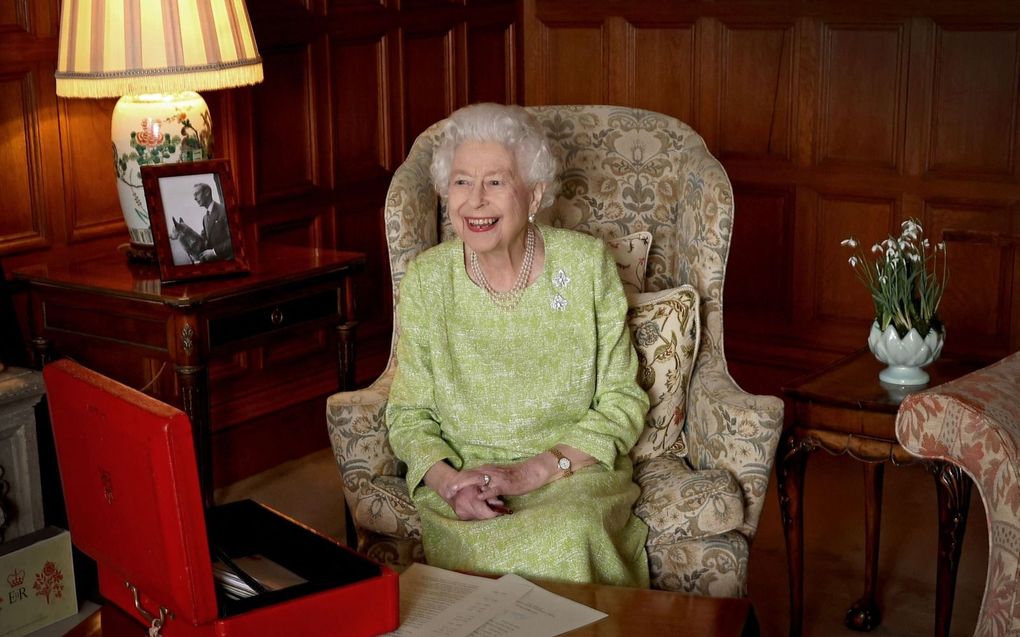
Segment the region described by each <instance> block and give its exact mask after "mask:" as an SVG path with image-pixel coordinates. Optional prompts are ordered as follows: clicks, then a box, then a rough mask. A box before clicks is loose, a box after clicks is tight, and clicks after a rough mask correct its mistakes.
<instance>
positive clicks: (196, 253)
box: [170, 217, 205, 263]
mask: <svg viewBox="0 0 1020 637" xmlns="http://www.w3.org/2000/svg"><path fill="white" fill-rule="evenodd" d="M170 219H172V220H173V222H174V223H173V228H172V229H171V230H170V240H171V241H177V242H179V243H180V244H181V247H183V248H184V251H185V252H187V253H188V257H190V258H191V262H192V263H199V262H200V261H201V260H202V252H203V251H204V250H205V239H203V238H202V235H201V234H200V233H199V232H197V231H196V230H195V229H194V228H192V227H191V226H189V225H188V224H186V223H184V217H181V218H180V219H176V218H174V217H170Z"/></svg>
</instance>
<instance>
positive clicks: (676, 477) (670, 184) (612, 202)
mask: <svg viewBox="0 0 1020 637" xmlns="http://www.w3.org/2000/svg"><path fill="white" fill-rule="evenodd" d="M528 110H530V111H531V112H532V113H534V114H535V115H536V116H537V118H538V119H539V121H540V122H541V123H542V124H543V125H544V126H545V128H546V129H547V131H548V136H549V139H550V140H551V141H552V145H553V150H554V152H555V153H556V154H557V156H558V158H559V161H560V164H561V166H560V168H561V172H560V182H561V190H560V194H559V196H558V198H557V200H556V202H555V203H554V204H553V206H552V207H551V208H550V209H547V210H545V211H543V213H541V214H540V215H539V218H538V221H539V222H540V223H547V224H551V225H554V226H560V227H566V228H572V229H575V230H578V231H581V232H585V233H588V234H591V235H594V236H597V237H601V238H603V239H613V238H620V237H623V236H625V235H628V234H630V233H633V232H635V231H648V232H650V233H651V235H652V244H651V250H650V253H649V255H648V258H647V270H646V276H645V280H644V287H645V290H646V291H657V290H667V289H670V288H673V287H676V286H678V285H680V284H683V283H689V284H691V285H693V286H694V287H695V288H696V289H697V292H698V294H699V296H700V322H701V342H700V348H699V350H698V354H697V358H696V361H695V364H694V368H693V372H692V373H691V379H690V383H689V388H688V393H687V399H686V405H685V407H686V410H685V414H686V424H685V426H684V435H685V436H686V442H687V455H686V458H681V457H679V456H678V455H677V454H676V453H675V449H673V448H668V449H662V450H660V452H659V453H658V456H659V457H656V458H654V459H653V460H652V461H648V462H644V463H640V464H638V465H637V466H636V467H635V480H636V481H637V482H638V484H639V485H640V487H641V491H642V495H641V498H640V499H639V501H638V504H637V506H636V510H637V513H638V515H639V516H641V517H642V518H643V519H645V521H646V522H647V523H648V524H649V536H648V541H647V548H648V557H649V565H650V570H651V577H652V585H653V586H655V587H657V588H663V589H669V590H682V591H689V592H696V593H699V594H703V595H712V596H742V595H744V594H745V593H746V582H747V562H748V553H749V547H750V542H751V540H752V539H753V538H754V535H755V531H756V529H757V527H758V519H759V516H760V515H761V510H762V505H763V502H764V497H765V491H766V487H767V485H768V481H769V475H770V471H771V467H772V462H773V459H774V457H775V449H776V445H777V443H778V438H779V433H780V430H781V427H782V420H783V419H782V413H783V406H782V402H781V401H780V400H779V399H778V398H775V397H772V396H755V395H751V394H748V393H746V392H744V391H743V390H741V389H740V387H738V386H737V385H736V383H734V381H733V379H732V378H731V377H730V375H729V373H728V371H727V368H726V359H725V357H724V355H723V332H722V330H723V321H722V305H723V277H724V274H725V271H726V258H727V255H728V253H729V248H730V239H731V235H732V232H733V191H732V188H731V186H730V182H729V179H728V178H727V176H726V172H725V171H724V170H723V168H722V166H721V165H720V164H719V162H718V161H717V160H716V159H715V158H714V157H712V155H711V154H710V153H709V152H708V150H707V148H706V147H705V143H704V141H703V140H702V139H701V137H699V136H698V135H697V134H696V133H695V132H694V131H693V130H691V129H690V128H689V127H688V126H687V125H686V124H684V123H682V122H680V121H678V120H676V119H674V118H671V117H667V116H664V115H661V114H658V113H653V112H649V111H643V110H638V109H631V108H621V107H612V106H545V107H532V108H529V109H528ZM440 126H441V123H439V124H436V125H434V126H432V127H431V128H429V129H428V130H426V131H425V132H424V133H422V134H421V135H420V136H419V137H418V139H417V140H416V141H415V143H414V145H413V147H412V148H411V151H410V152H409V153H408V156H407V159H406V161H405V162H404V163H403V165H401V166H400V168H398V169H397V171H396V172H395V173H394V175H393V180H392V182H391V184H390V189H389V193H388V194H387V197H386V211H385V228H386V239H387V242H388V245H389V257H390V268H391V271H392V279H393V296H394V305H396V303H399V297H398V295H399V287H398V286H399V283H400V280H401V278H402V277H403V276H404V273H405V271H406V270H407V266H408V263H409V262H410V261H411V260H412V259H413V258H414V257H415V256H416V255H418V254H419V253H421V252H422V251H424V250H426V249H428V248H429V247H431V246H433V245H435V244H436V242H437V241H440V240H445V239H447V238H449V237H451V236H453V234H452V231H451V229H450V226H449V222H448V220H447V219H446V218H445V214H444V213H443V212H442V211H440V209H439V208H440V207H439V205H438V204H439V202H438V201H437V196H436V193H435V190H434V189H433V187H432V184H431V181H430V177H429V165H430V162H431V159H432V149H433V146H434V145H435V143H436V141H437V138H438V135H439V133H440V130H441V129H440ZM395 323H396V321H395ZM397 338H399V326H398V325H396V324H395V326H394V336H393V347H392V349H391V355H390V360H389V364H388V366H387V367H386V370H385V371H384V372H383V374H382V376H381V377H380V378H379V379H378V380H376V381H375V382H374V383H373V384H372V385H371V386H369V387H368V388H366V389H363V390H361V391H354V392H346V393H339V394H336V395H334V396H332V397H331V398H330V399H329V402H328V407H327V417H328V422H329V434H330V439H331V442H332V446H333V451H334V454H335V456H336V461H337V464H338V466H339V468H340V471H341V474H342V478H343V484H344V494H345V496H346V501H347V505H348V507H349V510H350V512H351V514H352V516H353V520H354V524H355V527H356V531H357V537H358V549H359V550H360V551H363V552H366V553H367V554H369V555H371V556H372V557H374V558H376V559H379V560H381V561H384V562H390V563H398V564H400V563H407V562H410V561H412V560H422V559H423V551H422V548H421V544H420V537H421V529H420V520H419V518H418V515H417V512H416V511H415V508H414V505H413V503H412V501H411V499H410V497H409V496H408V493H407V487H406V484H405V482H404V479H403V475H404V469H405V467H404V466H403V464H402V463H401V462H399V461H398V460H397V459H396V458H395V457H394V456H393V452H392V451H391V449H390V446H389V444H388V442H387V437H386V426H385V423H384V410H385V405H386V397H387V394H388V392H389V387H390V383H391V381H392V379H393V375H394V372H395V370H396V360H395V358H394V355H393V352H394V351H395V349H396V341H397ZM678 413H680V412H679V411H678ZM727 490H730V491H733V492H735V493H736V502H737V504H736V505H734V504H733V501H734V500H733V499H732V498H728V497H727V496H726V492H727ZM734 508H736V509H737V510H736V511H733V510H732V509H734ZM642 511H644V512H645V514H642ZM649 512H650V513H651V515H648V513H649ZM734 515H735V516H736V517H735V518H734V517H733V516H734ZM722 519H730V520H731V521H730V522H729V523H728V524H725V525H722V526H720V524H721V523H720V520H722Z"/></svg>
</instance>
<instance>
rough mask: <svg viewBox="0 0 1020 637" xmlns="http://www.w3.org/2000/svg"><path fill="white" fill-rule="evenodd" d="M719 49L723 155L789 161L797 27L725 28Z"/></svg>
mask: <svg viewBox="0 0 1020 637" xmlns="http://www.w3.org/2000/svg"><path fill="white" fill-rule="evenodd" d="M721 47H722V55H721V59H722V61H721V70H720V76H721V83H722V84H721V87H720V94H719V98H718V111H719V117H718V121H719V152H720V155H721V156H722V157H726V156H741V157H755V158H765V157H769V158H779V159H789V158H790V155H791V152H792V146H793V139H792V137H791V135H792V133H793V125H792V114H793V77H794V76H793V72H792V71H793V50H794V44H793V25H791V24H766V25H762V24H724V29H723V35H722V45H721Z"/></svg>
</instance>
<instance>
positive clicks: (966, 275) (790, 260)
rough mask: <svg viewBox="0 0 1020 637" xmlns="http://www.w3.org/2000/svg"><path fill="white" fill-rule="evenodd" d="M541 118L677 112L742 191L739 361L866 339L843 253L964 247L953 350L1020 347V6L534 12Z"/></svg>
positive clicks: (783, 363) (690, 6)
mask: <svg viewBox="0 0 1020 637" xmlns="http://www.w3.org/2000/svg"><path fill="white" fill-rule="evenodd" d="M524 40H525V44H524V49H525V68H524V75H525V99H526V101H527V102H528V103H529V104H554V103H608V104H623V105H629V106H638V107H644V108H649V109H652V110H656V111H660V112H663V113H667V114H670V115H673V116H675V117H677V118H679V119H681V120H683V121H685V122H687V123H689V124H690V125H691V126H692V127H693V128H694V129H695V130H697V131H698V132H699V133H700V134H701V135H702V136H703V137H704V138H705V140H706V142H707V143H708V146H709V148H710V149H711V151H712V153H713V154H715V155H716V156H717V157H719V158H720V160H721V161H722V163H723V164H724V165H725V167H726V170H727V172H728V173H729V176H730V179H731V180H732V181H733V185H734V191H735V203H736V220H735V227H734V238H733V243H732V248H731V252H730V262H729V270H728V272H727V277H726V288H725V307H726V313H725V320H726V335H727V346H728V347H727V351H728V355H729V358H730V359H731V360H736V361H738V362H740V361H743V362H745V363H755V364H762V363H768V364H773V365H776V366H780V367H787V368H789V369H791V370H793V371H796V369H806V368H809V367H812V366H814V365H817V364H818V363H820V362H822V361H824V360H828V359H831V358H832V357H833V356H835V355H838V354H840V353H844V352H848V351H851V350H853V349H856V348H858V347H860V346H862V345H864V344H865V342H866V334H867V329H868V328H867V326H868V324H869V322H870V319H871V318H872V316H873V314H872V309H871V307H872V306H871V303H870V297H869V296H868V295H867V293H866V292H865V290H864V288H863V286H862V285H861V284H860V283H859V282H858V281H857V280H856V279H855V277H854V276H853V274H852V272H851V270H850V268H849V267H848V265H847V258H848V257H849V254H848V252H847V251H846V249H845V248H841V247H840V245H839V242H840V240H841V239H843V238H845V237H847V236H849V235H851V234H853V235H856V236H857V237H858V238H862V239H863V240H864V241H867V242H868V243H867V245H869V246H870V245H871V243H872V242H873V241H877V240H881V239H884V238H885V237H886V236H887V235H888V234H889V233H897V234H898V231H899V226H900V222H901V221H902V220H904V219H906V218H909V217H916V218H918V219H920V220H921V221H922V222H923V223H924V226H925V228H926V229H927V231H928V232H929V234H930V235H931V236H933V237H939V236H940V235H941V233H942V232H943V230H947V229H958V230H967V231H971V233H970V234H973V231H980V233H981V234H979V235H978V237H977V239H976V240H975V238H974V237H973V236H971V237H967V238H968V240H967V241H961V240H960V239H962V238H964V235H965V234H966V233H951V234H948V235H947V239H950V241H949V254H950V267H951V282H950V287H949V290H948V292H947V294H946V297H945V300H944V302H943V312H942V314H943V315H944V320H945V322H946V324H947V327H948V338H947V350H950V351H955V352H958V353H966V354H974V355H980V356H1000V355H1002V354H1005V353H1007V352H1009V351H1013V350H1016V349H1018V348H1020V257H1018V251H1017V249H1016V246H1017V243H1018V237H1020V130H1018V124H1020V122H1018V115H1020V95H1018V88H1020V87H1018V82H1020V79H1018V78H1020V3H1017V2H1014V1H1012V0H1009V1H984V0H977V1H956V0H953V1H941V0H932V1H925V2H918V1H910V0H904V1H901V2H884V1H881V2H880V1H863V2H843V1H842V0H815V1H791V0H759V1H754V2H752V1H749V0H717V1H714V2H680V1H670V0H666V1H663V0H654V1H653V0H641V1H632V2H614V1H609V0H601V1H600V0H525V3H524Z"/></svg>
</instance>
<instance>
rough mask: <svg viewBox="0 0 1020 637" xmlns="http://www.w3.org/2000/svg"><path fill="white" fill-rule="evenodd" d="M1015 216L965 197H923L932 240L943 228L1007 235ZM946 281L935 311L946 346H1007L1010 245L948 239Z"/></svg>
mask: <svg viewBox="0 0 1020 637" xmlns="http://www.w3.org/2000/svg"><path fill="white" fill-rule="evenodd" d="M1014 216H1015V215H1014V214H1012V213H1011V211H1010V210H1009V207H1008V205H1005V204H1001V205H994V204H985V205H980V204H973V203H967V202H952V201H930V202H926V206H925V220H926V226H925V228H926V230H927V231H928V233H929V236H930V237H931V240H932V241H933V242H936V241H939V240H941V239H942V238H943V231H945V230H963V229H966V230H971V231H977V232H980V233H987V234H988V235H989V236H991V237H996V236H998V237H1008V236H1009V235H1010V232H1011V221H1012V220H1013V217H1014ZM946 246H947V251H948V255H949V257H948V258H949V261H948V263H949V268H950V280H949V285H948V287H947V289H946V291H945V294H944V296H943V299H942V305H941V307H940V311H939V315H940V316H941V317H942V320H943V322H944V323H945V324H946V326H947V341H946V342H947V346H949V347H950V351H957V352H975V351H977V352H988V353H996V354H998V355H1004V354H1006V353H1007V352H1008V351H1009V341H1010V331H1011V328H1010V320H1011V316H1010V308H1011V304H1012V303H1013V297H1012V290H1011V289H1010V285H1009V281H1010V278H1011V270H1012V268H1013V252H1014V250H1013V247H1012V246H1011V245H1009V244H1004V243H998V242H995V241H992V240H989V241H987V242H985V241H952V240H951V241H947V242H946Z"/></svg>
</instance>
